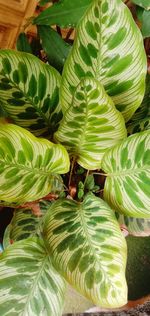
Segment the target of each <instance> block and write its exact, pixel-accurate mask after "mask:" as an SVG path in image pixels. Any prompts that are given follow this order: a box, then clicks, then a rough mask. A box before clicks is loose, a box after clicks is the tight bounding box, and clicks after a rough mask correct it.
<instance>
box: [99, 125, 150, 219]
mask: <svg viewBox="0 0 150 316" xmlns="http://www.w3.org/2000/svg"><path fill="white" fill-rule="evenodd" d="M102 169H103V170H104V171H105V172H106V173H107V174H108V176H107V178H106V182H105V187H104V199H105V200H106V201H107V202H108V204H109V205H111V206H112V207H113V208H114V209H115V210H116V211H118V212H120V213H123V214H125V215H128V216H131V217H138V218H149V217H150V190H149V185H150V130H148V131H145V132H141V133H137V134H135V135H132V136H130V137H128V138H127V139H126V140H124V141H122V143H121V144H118V145H116V146H115V147H114V148H112V149H110V150H108V151H107V152H106V154H105V155H104V157H103V162H102Z"/></svg>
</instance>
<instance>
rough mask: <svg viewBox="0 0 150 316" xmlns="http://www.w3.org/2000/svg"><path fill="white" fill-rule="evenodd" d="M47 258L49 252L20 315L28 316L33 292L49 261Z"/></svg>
mask: <svg viewBox="0 0 150 316" xmlns="http://www.w3.org/2000/svg"><path fill="white" fill-rule="evenodd" d="M47 259H48V254H46V255H45V257H44V259H43V263H42V265H41V266H40V269H39V270H38V273H37V276H36V277H35V280H34V282H33V284H32V286H31V288H30V292H29V296H28V297H27V301H26V304H25V309H24V311H23V313H22V314H21V315H20V316H26V315H27V309H28V306H29V304H30V301H31V300H32V297H33V293H34V291H35V289H36V287H37V284H38V281H39V279H40V277H41V274H42V272H43V270H44V266H45V264H46V262H47Z"/></svg>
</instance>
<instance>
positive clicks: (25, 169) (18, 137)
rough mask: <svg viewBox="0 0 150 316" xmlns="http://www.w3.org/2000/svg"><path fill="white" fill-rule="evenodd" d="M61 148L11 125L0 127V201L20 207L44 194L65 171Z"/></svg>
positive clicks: (62, 149)
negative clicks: (16, 204) (58, 175)
mask: <svg viewBox="0 0 150 316" xmlns="http://www.w3.org/2000/svg"><path fill="white" fill-rule="evenodd" d="M69 165H70V162H69V157H68V154H67V152H66V150H65V148H64V147H63V146H61V145H55V144H53V143H51V142H50V141H48V140H46V139H37V138H36V137H35V136H34V135H32V134H31V133H30V132H28V131H26V130H24V129H23V128H21V127H19V126H16V125H13V124H7V125H0V179H1V180H0V199H1V200H3V201H6V202H9V203H12V202H15V203H18V204H20V205H22V204H23V203H25V202H29V201H35V200H37V199H39V198H41V197H43V196H45V195H47V194H48V193H49V192H50V191H51V188H52V186H53V181H54V178H55V177H56V175H57V174H62V173H66V172H68V170H69Z"/></svg>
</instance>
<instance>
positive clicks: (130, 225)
mask: <svg viewBox="0 0 150 316" xmlns="http://www.w3.org/2000/svg"><path fill="white" fill-rule="evenodd" d="M118 215H119V216H118V222H119V224H120V226H121V227H122V228H124V229H126V230H127V231H128V233H129V235H132V236H141V237H145V236H150V219H145V218H134V217H129V216H125V215H121V214H118Z"/></svg>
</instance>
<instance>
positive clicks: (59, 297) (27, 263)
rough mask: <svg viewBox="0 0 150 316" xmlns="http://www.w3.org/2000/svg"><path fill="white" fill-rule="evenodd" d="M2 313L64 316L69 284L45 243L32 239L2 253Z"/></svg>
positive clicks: (0, 271)
mask: <svg viewBox="0 0 150 316" xmlns="http://www.w3.org/2000/svg"><path fill="white" fill-rule="evenodd" d="M0 275H1V278H0V309H1V315H5V316H7V315H8V316H10V315H11V316H20V315H32V316H34V315H35V316H37V315H50V316H53V315H56V316H61V315H62V309H63V302H64V294H65V283H64V280H63V279H62V278H61V277H60V275H59V274H58V272H56V270H55V269H54V267H53V266H52V263H51V259H50V257H49V255H48V254H47V250H46V248H45V245H44V242H43V241H42V240H40V239H38V238H29V239H27V240H25V241H21V242H17V243H15V244H14V245H12V246H10V247H8V248H7V249H6V250H5V251H4V253H3V254H2V255H1V256H0Z"/></svg>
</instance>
